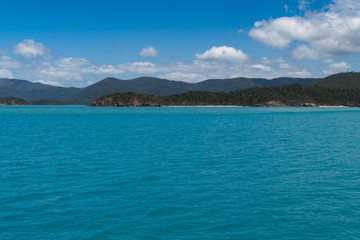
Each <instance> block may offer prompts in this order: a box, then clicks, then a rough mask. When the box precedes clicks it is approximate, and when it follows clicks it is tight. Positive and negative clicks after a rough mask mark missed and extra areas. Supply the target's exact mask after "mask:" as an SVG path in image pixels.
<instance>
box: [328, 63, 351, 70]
mask: <svg viewBox="0 0 360 240" xmlns="http://www.w3.org/2000/svg"><path fill="white" fill-rule="evenodd" d="M329 68H331V69H338V70H340V71H345V70H347V69H349V68H350V66H349V64H347V63H346V62H339V63H333V64H330V65H329Z"/></svg>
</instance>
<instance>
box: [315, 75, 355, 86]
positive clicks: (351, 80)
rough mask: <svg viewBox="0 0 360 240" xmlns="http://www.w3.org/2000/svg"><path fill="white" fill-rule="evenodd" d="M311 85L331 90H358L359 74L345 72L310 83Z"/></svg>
mask: <svg viewBox="0 0 360 240" xmlns="http://www.w3.org/2000/svg"><path fill="white" fill-rule="evenodd" d="M312 84H313V85H317V86H323V87H333V88H360V73H358V72H346V73H338V74H334V75H330V76H328V77H325V78H322V79H319V80H318V81H315V82H313V83H312Z"/></svg>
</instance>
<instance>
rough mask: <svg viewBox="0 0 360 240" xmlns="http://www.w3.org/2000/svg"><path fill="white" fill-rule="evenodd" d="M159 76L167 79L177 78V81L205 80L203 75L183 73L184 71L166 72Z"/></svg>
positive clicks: (192, 81) (193, 81)
mask: <svg viewBox="0 0 360 240" xmlns="http://www.w3.org/2000/svg"><path fill="white" fill-rule="evenodd" d="M160 77H161V78H165V79H169V80H177V81H184V82H191V83H195V82H200V81H202V80H205V79H204V78H203V77H204V76H203V75H201V74H197V73H184V72H172V73H167V74H164V75H161V76H160Z"/></svg>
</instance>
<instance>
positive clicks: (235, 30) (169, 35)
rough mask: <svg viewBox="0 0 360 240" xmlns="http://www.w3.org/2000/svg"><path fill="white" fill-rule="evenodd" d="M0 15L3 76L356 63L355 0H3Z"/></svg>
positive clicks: (221, 74) (226, 73)
mask: <svg viewBox="0 0 360 240" xmlns="http://www.w3.org/2000/svg"><path fill="white" fill-rule="evenodd" d="M0 22H1V24H0V78H16V79H24V80H29V81H32V82H41V83H45V84H50V85H57V86H65V87H70V86H74V87H85V86H88V85H90V84H93V83H95V82H97V81H100V80H102V79H104V78H106V77H116V78H119V79H125V80H126V79H132V78H136V77H140V76H151V77H158V78H165V79H169V80H177V81H184V82H192V83H194V82H199V81H203V80H206V79H214V78H216V79H219V78H221V79H224V78H233V77H251V78H259V77H260V78H267V79H272V78H276V77H304V78H308V77H324V76H328V75H330V74H334V73H338V72H344V71H360V67H359V63H360V59H359V54H360V1H359V0H272V1H269V0H253V1H243V0H222V1H212V0H207V1H202V0H182V1H171V0H167V1H163V0H152V1H145V0H138V1H136V0H133V1H117V0H101V1H98V0H93V1H91V0H87V1H83V0H72V1H70V0H62V1H56V0H54V1H48V0H47V1H43V0H32V1H25V0H24V1H13V0H2V1H1V14H0Z"/></svg>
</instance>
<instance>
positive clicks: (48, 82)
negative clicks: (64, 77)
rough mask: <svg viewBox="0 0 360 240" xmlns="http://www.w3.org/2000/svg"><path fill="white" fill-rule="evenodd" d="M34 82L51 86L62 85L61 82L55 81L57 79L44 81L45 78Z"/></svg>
mask: <svg viewBox="0 0 360 240" xmlns="http://www.w3.org/2000/svg"><path fill="white" fill-rule="evenodd" d="M36 82H39V83H42V84H46V85H52V86H62V84H61V83H59V82H57V81H46V80H38V81H36Z"/></svg>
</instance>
